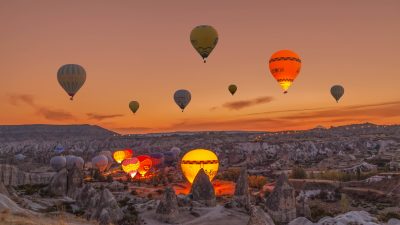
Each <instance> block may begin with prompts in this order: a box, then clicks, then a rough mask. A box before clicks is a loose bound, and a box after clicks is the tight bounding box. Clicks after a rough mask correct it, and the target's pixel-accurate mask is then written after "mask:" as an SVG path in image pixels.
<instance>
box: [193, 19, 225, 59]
mask: <svg viewBox="0 0 400 225" xmlns="http://www.w3.org/2000/svg"><path fill="white" fill-rule="evenodd" d="M190 42H191V43H192V45H193V47H194V49H196V51H197V52H198V53H199V54H200V56H201V57H202V58H203V60H204V62H206V59H207V57H208V56H209V55H210V54H211V52H212V50H213V49H214V48H215V46H216V45H217V43H218V33H217V30H215V29H214V27H212V26H209V25H200V26H197V27H195V28H194V29H193V30H192V32H191V33H190Z"/></svg>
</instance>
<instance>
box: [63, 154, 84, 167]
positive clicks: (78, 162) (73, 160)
mask: <svg viewBox="0 0 400 225" xmlns="http://www.w3.org/2000/svg"><path fill="white" fill-rule="evenodd" d="M65 159H66V161H67V164H66V167H67V169H68V170H71V169H72V168H74V166H75V167H77V168H78V169H80V170H82V169H83V165H84V164H85V161H84V160H83V159H82V157H78V156H74V155H67V156H65Z"/></svg>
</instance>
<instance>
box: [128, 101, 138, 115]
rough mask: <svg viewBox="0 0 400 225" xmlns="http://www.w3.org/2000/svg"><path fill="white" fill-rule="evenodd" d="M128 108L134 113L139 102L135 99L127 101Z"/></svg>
mask: <svg viewBox="0 0 400 225" xmlns="http://www.w3.org/2000/svg"><path fill="white" fill-rule="evenodd" d="M129 108H130V109H131V111H132V112H133V113H134V114H135V113H136V112H137V110H138V109H139V102H137V101H131V102H129Z"/></svg>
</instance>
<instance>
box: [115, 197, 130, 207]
mask: <svg viewBox="0 0 400 225" xmlns="http://www.w3.org/2000/svg"><path fill="white" fill-rule="evenodd" d="M129 200H130V199H129V198H128V197H125V198H124V199H122V200H120V201H118V205H119V206H120V207H124V206H126V205H127V204H128V202H129Z"/></svg>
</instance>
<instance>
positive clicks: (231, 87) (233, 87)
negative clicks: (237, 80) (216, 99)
mask: <svg viewBox="0 0 400 225" xmlns="http://www.w3.org/2000/svg"><path fill="white" fill-rule="evenodd" d="M228 90H229V92H230V93H231V94H232V95H234V94H235V92H236V91H237V86H236V85H234V84H231V85H229V87H228Z"/></svg>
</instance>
